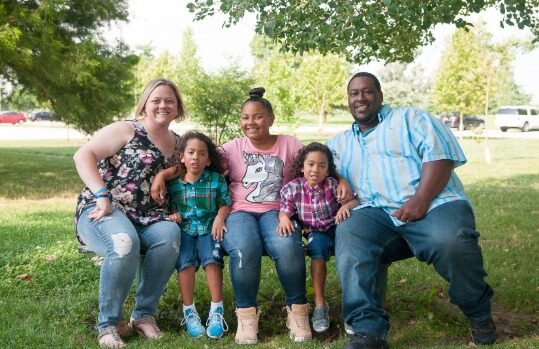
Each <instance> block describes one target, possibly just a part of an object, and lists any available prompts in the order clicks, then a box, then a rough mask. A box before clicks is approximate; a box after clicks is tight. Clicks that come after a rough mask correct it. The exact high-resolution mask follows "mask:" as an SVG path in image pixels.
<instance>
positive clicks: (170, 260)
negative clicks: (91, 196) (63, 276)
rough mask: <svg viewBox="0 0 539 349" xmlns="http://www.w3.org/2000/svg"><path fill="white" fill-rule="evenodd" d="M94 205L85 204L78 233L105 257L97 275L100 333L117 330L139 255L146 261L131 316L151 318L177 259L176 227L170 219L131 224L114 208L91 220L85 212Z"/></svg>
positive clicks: (177, 237) (89, 246)
mask: <svg viewBox="0 0 539 349" xmlns="http://www.w3.org/2000/svg"><path fill="white" fill-rule="evenodd" d="M94 207H95V206H89V207H88V208H86V210H85V211H84V212H83V213H82V215H81V216H80V218H79V220H78V222H77V232H78V234H79V237H80V238H81V240H82V241H83V242H84V243H85V244H86V245H87V246H88V248H89V249H90V250H92V251H93V252H95V253H96V254H98V255H100V256H103V257H104V260H103V265H102V266H101V273H100V277H99V315H98V329H99V332H101V331H103V330H104V329H105V328H106V327H107V326H110V325H113V326H116V325H117V323H118V321H119V320H121V319H122V318H123V315H122V308H123V303H124V301H125V299H126V298H127V295H128V293H129V289H130V288H131V284H132V283H133V280H134V278H135V273H136V270H137V266H138V264H139V260H140V254H141V253H142V254H145V257H144V262H143V263H142V266H141V282H140V284H139V285H138V288H137V292H136V295H135V301H136V304H135V309H134V310H133V312H132V314H131V317H133V318H135V319H138V318H141V317H143V316H145V315H154V314H155V312H156V309H157V305H158V303H159V298H160V297H161V295H162V294H163V291H164V290H165V286H166V284H167V282H168V279H169V278H170V275H172V272H173V271H174V265H175V263H176V259H177V258H178V252H179V250H180V228H179V226H178V225H177V224H176V223H173V222H168V221H162V222H157V223H153V224H151V225H148V226H141V225H134V224H133V223H132V222H131V221H130V220H129V218H127V216H126V215H125V214H124V213H123V212H122V211H121V210H119V209H117V208H113V209H112V214H111V215H110V216H106V217H103V218H101V219H99V220H90V219H89V218H88V214H89V213H90V212H91V211H92V210H93V209H94Z"/></svg>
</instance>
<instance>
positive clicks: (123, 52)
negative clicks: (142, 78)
mask: <svg viewBox="0 0 539 349" xmlns="http://www.w3.org/2000/svg"><path fill="white" fill-rule="evenodd" d="M126 19H127V1H124V0H121V1H117V0H95V1H69V0H42V1H37V0H34V1H16V0H6V1H2V2H1V4H0V23H1V24H0V76H3V77H4V78H5V79H7V80H8V81H9V82H10V83H11V84H12V85H13V86H20V87H24V88H26V89H27V91H28V92H29V93H31V94H33V95H35V96H36V98H37V99H38V100H39V101H40V102H48V103H50V105H51V107H52V108H53V109H54V110H55V111H56V115H57V117H59V118H61V119H62V120H64V121H65V122H67V123H70V124H72V125H75V126H76V127H78V128H80V129H82V130H84V131H86V132H91V131H94V130H96V129H97V128H99V127H100V126H102V125H104V124H106V123H108V122H109V121H110V120H111V119H112V118H113V117H115V116H117V115H120V114H121V113H123V112H125V111H126V110H128V109H129V108H130V107H132V105H133V103H132V91H133V70H132V69H133V67H134V65H135V64H136V63H137V60H138V58H137V57H136V56H135V55H133V54H131V53H130V51H129V50H128V48H127V46H125V45H124V44H122V43H121V42H117V43H115V44H114V45H109V44H106V43H105V41H104V39H103V38H102V35H101V34H100V30H101V29H102V28H103V26H104V25H106V24H107V23H110V22H111V21H118V20H119V21H122V20H126Z"/></svg>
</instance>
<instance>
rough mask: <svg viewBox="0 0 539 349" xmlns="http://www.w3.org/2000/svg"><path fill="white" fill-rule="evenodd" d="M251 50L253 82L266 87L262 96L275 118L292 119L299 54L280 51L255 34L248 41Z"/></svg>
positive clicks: (269, 41)
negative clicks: (267, 102)
mask: <svg viewBox="0 0 539 349" xmlns="http://www.w3.org/2000/svg"><path fill="white" fill-rule="evenodd" d="M251 52H252V55H253V57H254V58H255V65H254V67H253V75H254V79H255V85H257V86H263V87H264V88H265V89H266V93H265V94H264V98H267V99H268V100H269V101H271V105H272V106H273V112H274V113H275V117H276V119H277V121H279V122H287V123H290V122H292V121H293V120H294V115H295V113H296V111H297V109H298V106H299V100H298V96H297V94H296V93H295V88H296V86H297V79H298V76H297V75H296V69H297V67H298V66H299V64H300V62H299V59H298V57H296V56H294V55H293V54H291V53H289V52H281V51H280V50H279V47H277V46H276V45H275V44H274V43H272V42H271V40H269V38H268V37H267V36H264V35H255V37H254V38H253V40H252V41H251Z"/></svg>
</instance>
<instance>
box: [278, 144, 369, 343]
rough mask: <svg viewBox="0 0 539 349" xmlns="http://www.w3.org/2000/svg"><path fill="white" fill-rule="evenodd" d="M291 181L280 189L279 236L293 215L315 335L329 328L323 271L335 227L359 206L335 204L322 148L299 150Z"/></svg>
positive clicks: (332, 175)
mask: <svg viewBox="0 0 539 349" xmlns="http://www.w3.org/2000/svg"><path fill="white" fill-rule="evenodd" d="M293 173H294V174H293V176H294V179H293V180H291V181H290V182H288V183H287V184H286V185H284V186H283V188H282V189H281V209H280V212H279V221H280V222H279V226H278V227H277V232H278V233H279V234H280V235H290V234H292V233H293V232H294V230H295V229H294V226H293V224H292V221H291V219H290V217H292V216H293V215H295V214H297V217H298V220H299V222H300V223H301V226H302V228H303V231H304V233H305V234H306V235H307V238H308V246H307V253H308V254H309V256H310V257H311V278H312V280H313V287H314V304H315V309H314V311H313V316H312V318H311V322H312V324H313V329H314V330H315V331H316V332H319V333H321V332H324V331H326V330H327V329H328V328H329V313H328V310H329V307H328V305H327V303H326V300H325V297H324V288H325V284H326V274H327V267H326V263H327V261H328V260H329V258H330V256H331V254H332V252H333V249H334V242H335V224H339V223H340V222H341V221H343V220H345V219H346V218H348V217H350V209H352V208H354V207H356V206H357V205H359V202H358V200H356V199H353V200H351V201H349V202H347V203H345V204H343V205H341V204H340V203H339V202H338V200H337V195H336V190H337V178H338V175H337V171H336V169H335V164H334V163H333V155H332V154H331V151H330V150H329V149H328V148H327V147H326V146H325V145H323V144H320V143H316V142H314V143H311V144H309V145H308V146H306V147H304V148H303V149H301V150H300V152H299V154H298V157H297V158H296V159H295V161H294V164H293Z"/></svg>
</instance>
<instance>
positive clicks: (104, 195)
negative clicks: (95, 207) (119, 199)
mask: <svg viewBox="0 0 539 349" xmlns="http://www.w3.org/2000/svg"><path fill="white" fill-rule="evenodd" d="M95 198H96V199H101V198H109V199H112V195H111V194H110V193H109V192H107V193H102V194H99V195H95Z"/></svg>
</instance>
